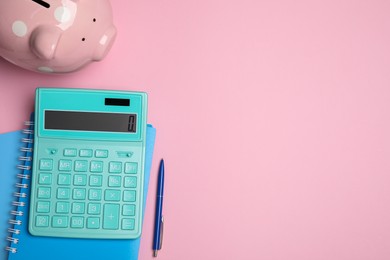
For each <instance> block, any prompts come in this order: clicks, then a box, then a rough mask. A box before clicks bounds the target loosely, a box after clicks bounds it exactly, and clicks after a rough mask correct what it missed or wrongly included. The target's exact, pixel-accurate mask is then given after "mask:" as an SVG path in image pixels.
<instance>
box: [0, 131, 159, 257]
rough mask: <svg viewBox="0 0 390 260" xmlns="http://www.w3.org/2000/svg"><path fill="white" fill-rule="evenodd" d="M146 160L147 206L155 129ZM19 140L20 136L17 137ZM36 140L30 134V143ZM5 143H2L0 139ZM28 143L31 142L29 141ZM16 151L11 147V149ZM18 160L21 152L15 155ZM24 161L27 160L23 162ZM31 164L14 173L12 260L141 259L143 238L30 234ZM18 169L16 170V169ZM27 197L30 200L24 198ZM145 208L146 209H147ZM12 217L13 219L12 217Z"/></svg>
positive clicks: (10, 243)
mask: <svg viewBox="0 0 390 260" xmlns="http://www.w3.org/2000/svg"><path fill="white" fill-rule="evenodd" d="M146 135H147V138H146V139H147V141H146V160H145V181H144V185H145V186H144V201H143V203H144V205H145V202H146V195H147V190H148V184H149V177H150V168H151V163H152V156H153V149H154V141H155V135H156V130H155V128H153V127H152V126H151V125H148V127H147V133H146ZM15 137H16V135H15ZM29 138H32V135H31V134H30V135H29V136H28V138H27V139H29ZM0 141H1V139H0ZM25 141H27V140H25ZM26 144H27V146H26V147H29V146H30V147H32V144H31V143H28V142H27V143H26ZM11 148H12V147H10V149H11ZM14 155H15V156H17V155H18V154H17V152H15V154H14ZM31 155H32V154H31V152H29V151H27V152H26V154H25V155H24V157H26V158H28V157H30V156H31ZM22 159H23V158H22ZM30 165H31V162H30V161H28V160H27V161H25V163H24V166H22V167H21V168H24V169H19V170H13V173H12V174H13V175H17V174H19V177H20V178H19V179H20V181H19V183H20V184H18V186H19V187H20V191H19V192H18V194H15V195H16V196H19V198H18V200H17V202H18V204H19V206H17V208H16V209H15V210H14V212H13V214H14V215H15V216H14V217H13V221H12V222H13V223H15V225H14V227H13V228H12V229H10V230H9V231H10V232H11V236H10V237H9V238H8V240H9V242H8V243H9V244H8V250H9V251H10V252H9V255H8V259H9V260H18V259H23V260H24V259H40V260H45V259H47V260H49V259H59V260H61V259H87V260H88V259H91V260H92V259H93V260H96V259H126V260H129V259H138V251H139V245H140V238H138V239H129V240H123V239H120V240H115V239H114V240H113V239H74V238H54V237H36V236H32V235H30V234H29V232H28V225H27V221H28V207H29V198H28V195H29V194H30V191H29V190H28V188H27V189H26V188H25V186H29V184H30V179H29V178H28V176H30V174H31V173H30V171H29V169H28V168H29V167H28V166H30ZM15 169H16V168H15ZM24 194H25V195H26V197H24ZM144 208H145V207H144ZM8 216H9V215H8Z"/></svg>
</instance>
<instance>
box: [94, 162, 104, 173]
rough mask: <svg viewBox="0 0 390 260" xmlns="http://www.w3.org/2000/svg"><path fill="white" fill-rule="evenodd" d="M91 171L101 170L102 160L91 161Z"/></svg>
mask: <svg viewBox="0 0 390 260" xmlns="http://www.w3.org/2000/svg"><path fill="white" fill-rule="evenodd" d="M91 172H97V173H99V172H103V162H101V161H91Z"/></svg>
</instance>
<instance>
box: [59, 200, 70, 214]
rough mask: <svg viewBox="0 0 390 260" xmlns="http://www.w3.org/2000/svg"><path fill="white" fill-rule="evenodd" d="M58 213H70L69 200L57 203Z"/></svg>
mask: <svg viewBox="0 0 390 260" xmlns="http://www.w3.org/2000/svg"><path fill="white" fill-rule="evenodd" d="M56 212H57V213H69V202H63V201H59V202H57V203H56Z"/></svg>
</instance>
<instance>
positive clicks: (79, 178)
mask: <svg viewBox="0 0 390 260" xmlns="http://www.w3.org/2000/svg"><path fill="white" fill-rule="evenodd" d="M73 185H75V186H85V185H87V175H85V174H75V175H74V176H73Z"/></svg>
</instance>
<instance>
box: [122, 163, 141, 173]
mask: <svg viewBox="0 0 390 260" xmlns="http://www.w3.org/2000/svg"><path fill="white" fill-rule="evenodd" d="M137 169H138V163H136V162H127V163H125V173H130V174H134V173H137Z"/></svg>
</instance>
